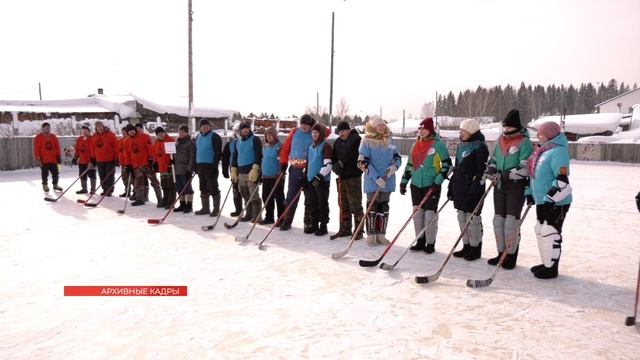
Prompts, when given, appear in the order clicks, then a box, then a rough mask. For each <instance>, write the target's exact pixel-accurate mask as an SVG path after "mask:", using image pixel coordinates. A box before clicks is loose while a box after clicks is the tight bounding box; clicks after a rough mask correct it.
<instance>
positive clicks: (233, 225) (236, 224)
mask: <svg viewBox="0 0 640 360" xmlns="http://www.w3.org/2000/svg"><path fill="white" fill-rule="evenodd" d="M259 188H260V182H258V185H256V188H255V189H253V191H252V192H251V195H249V199H248V200H247V203H246V204H245V206H244V209H242V211H241V212H240V214H239V215H238V217H237V218H236V221H235V222H234V223H233V224H231V225H229V224H228V223H224V224H223V225H224V227H225V228H226V229H228V230H230V229H233V228H234V227H236V226H238V224H240V219H242V217H243V215H244V214H245V213H246V212H247V205H249V204H250V203H251V201H253V197H254V196H255V195H256V194H257V193H258V189H259Z"/></svg>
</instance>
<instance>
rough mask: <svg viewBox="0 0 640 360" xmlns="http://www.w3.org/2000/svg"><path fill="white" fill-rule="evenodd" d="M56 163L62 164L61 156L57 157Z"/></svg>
mask: <svg viewBox="0 0 640 360" xmlns="http://www.w3.org/2000/svg"><path fill="white" fill-rule="evenodd" d="M56 161H57V162H58V164H62V158H61V157H60V156H58V157H56Z"/></svg>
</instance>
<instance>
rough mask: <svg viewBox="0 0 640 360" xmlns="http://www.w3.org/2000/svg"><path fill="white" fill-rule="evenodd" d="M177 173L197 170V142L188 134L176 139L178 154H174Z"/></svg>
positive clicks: (182, 173)
mask: <svg viewBox="0 0 640 360" xmlns="http://www.w3.org/2000/svg"><path fill="white" fill-rule="evenodd" d="M174 163H175V167H176V174H178V175H185V174H189V175H191V173H192V172H193V171H194V170H195V169H194V168H195V164H196V144H195V143H194V142H193V140H192V139H191V136H189V135H187V136H186V137H185V138H184V139H180V138H177V139H176V154H175V156H174Z"/></svg>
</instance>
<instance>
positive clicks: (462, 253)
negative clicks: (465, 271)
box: [453, 244, 471, 257]
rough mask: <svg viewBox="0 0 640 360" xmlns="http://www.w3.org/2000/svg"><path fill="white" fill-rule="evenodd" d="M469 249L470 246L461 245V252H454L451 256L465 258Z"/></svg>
mask: <svg viewBox="0 0 640 360" xmlns="http://www.w3.org/2000/svg"><path fill="white" fill-rule="evenodd" d="M470 249H471V245H469V244H463V245H462V250H458V251H454V252H453V256H455V257H465V256H467V253H468V252H469V250H470Z"/></svg>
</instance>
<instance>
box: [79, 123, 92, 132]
mask: <svg viewBox="0 0 640 360" xmlns="http://www.w3.org/2000/svg"><path fill="white" fill-rule="evenodd" d="M84 129H87V130H89V131H91V129H90V128H89V125H86V124H83V125H82V128H81V130H84Z"/></svg>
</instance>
